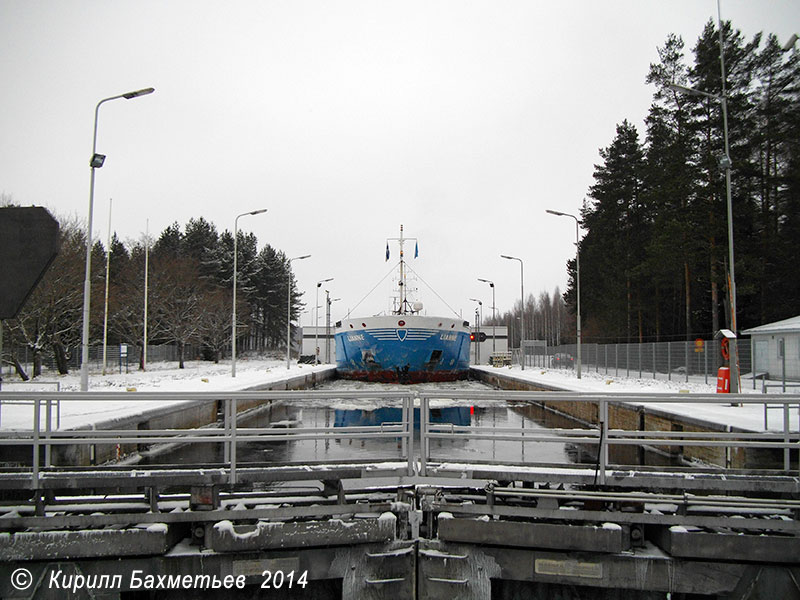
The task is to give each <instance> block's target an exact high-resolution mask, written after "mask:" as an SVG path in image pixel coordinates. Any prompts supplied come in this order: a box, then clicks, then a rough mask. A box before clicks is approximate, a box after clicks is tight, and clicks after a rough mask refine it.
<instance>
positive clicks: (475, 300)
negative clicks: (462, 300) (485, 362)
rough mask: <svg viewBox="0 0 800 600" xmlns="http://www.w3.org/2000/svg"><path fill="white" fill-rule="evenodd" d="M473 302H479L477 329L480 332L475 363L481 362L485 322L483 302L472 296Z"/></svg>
mask: <svg viewBox="0 0 800 600" xmlns="http://www.w3.org/2000/svg"><path fill="white" fill-rule="evenodd" d="M470 300H471V301H472V302H477V303H478V308H476V309H475V320H476V321H477V327H476V328H475V331H476V332H477V334H478V339H477V340H476V342H477V345H476V346H475V364H476V365H479V364H481V335H480V334H481V325H482V324H483V302H481V301H480V300H478V299H477V298H470ZM479 309H480V317H479V316H478V310H479Z"/></svg>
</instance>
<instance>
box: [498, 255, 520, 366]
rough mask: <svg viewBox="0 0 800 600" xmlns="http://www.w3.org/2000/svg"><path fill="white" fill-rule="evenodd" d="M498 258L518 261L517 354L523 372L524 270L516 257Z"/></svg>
mask: <svg viewBox="0 0 800 600" xmlns="http://www.w3.org/2000/svg"><path fill="white" fill-rule="evenodd" d="M500 258H506V259H508V260H518V261H519V293H520V302H521V304H520V307H519V314H520V334H519V352H520V357H521V360H520V362H521V363H522V370H523V371H524V370H525V348H524V346H523V344H522V340H523V339H525V285H524V282H525V275H524V269H523V265H522V259H521V258H517V257H516V256H506V255H505V254H501V255H500Z"/></svg>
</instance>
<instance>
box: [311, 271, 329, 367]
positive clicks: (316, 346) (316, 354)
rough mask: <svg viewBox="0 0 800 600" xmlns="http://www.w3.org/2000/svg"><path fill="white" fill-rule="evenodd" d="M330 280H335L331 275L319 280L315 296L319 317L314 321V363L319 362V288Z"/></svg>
mask: <svg viewBox="0 0 800 600" xmlns="http://www.w3.org/2000/svg"><path fill="white" fill-rule="evenodd" d="M329 281H333V277H329V278H328V279H323V280H322V281H318V282H317V292H316V296H315V297H314V306H315V307H316V311H317V319H316V321H314V364H315V365H318V364H319V288H320V286H321V285H322V284H323V283H327V282H329Z"/></svg>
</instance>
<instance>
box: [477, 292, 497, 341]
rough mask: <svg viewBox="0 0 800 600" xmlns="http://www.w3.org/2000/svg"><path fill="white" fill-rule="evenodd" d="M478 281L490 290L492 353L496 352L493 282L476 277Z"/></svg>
mask: <svg viewBox="0 0 800 600" xmlns="http://www.w3.org/2000/svg"><path fill="white" fill-rule="evenodd" d="M478 281H482V282H483V283H488V284H489V287H491V288H492V353H495V352H497V343H496V342H497V340H496V338H495V329H494V326H495V323H496V322H497V319H496V315H495V303H494V281H489V280H488V279H481V278H480V277H478Z"/></svg>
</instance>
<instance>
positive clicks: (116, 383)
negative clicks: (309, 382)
mask: <svg viewBox="0 0 800 600" xmlns="http://www.w3.org/2000/svg"><path fill="white" fill-rule="evenodd" d="M329 368H330V366H329V365H319V366H316V367H315V366H313V365H298V364H296V363H294V362H293V363H292V365H291V367H290V368H289V369H287V368H286V361H285V360H248V359H241V358H240V359H237V361H236V377H235V378H234V377H231V364H230V362H229V361H228V362H220V363H219V364H214V363H209V362H204V361H188V362H186V368H184V369H179V368H177V365H176V363H174V362H164V363H151V364H149V365H148V370H147V371H138V370H135V369H131V370H130V372H129V373H111V374H108V375H102V374H101V373H91V372H90V374H89V391H91V392H120V400H119V401H114V402H106V401H103V402H99V401H92V400H85V401H84V400H76V401H64V402H61V406H60V410H61V428H62V429H69V428H72V427H81V426H85V425H91V424H93V423H100V422H103V421H107V420H110V419H114V418H120V417H126V416H130V415H135V414H140V413H143V412H146V411H148V410H154V409H157V408H163V407H165V406H168V405H170V404H177V403H180V402H185V401H186V400H167V401H142V400H139V399H137V395H136V394H135V393H134V392H215V391H219V392H224V391H227V392H230V391H239V390H246V389H248V388H251V387H254V386H257V385H261V384H266V383H271V382H276V381H281V380H284V379H288V378H292V377H298V376H301V375H306V374H308V373H311V372H313V371H315V370H317V371H319V370H325V369H329ZM56 389H60V390H61V391H79V390H80V372H79V371H76V372H74V373H70V374H69V375H57V374H48V373H45V374H43V375H42V376H41V377H37V378H36V380H35V381H33V382H29V383H22V382H17V381H14V380H9V378H8V377H7V376H6V378H5V380H4V381H3V388H2V391H1V392H0V401H3V402H2V406H1V407H0V429H30V428H31V427H32V423H33V409H32V406H31V404H30V403H25V404H8V400H7V399H6V398H4V396H6V395H7V393H10V392H34V391H37V392H38V391H48V392H49V391H56ZM53 410H54V411H55V409H53ZM55 418H56V417H55V412H54V413H53V420H54V425H53V426H54V427H55ZM42 426H44V409H42Z"/></svg>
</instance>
